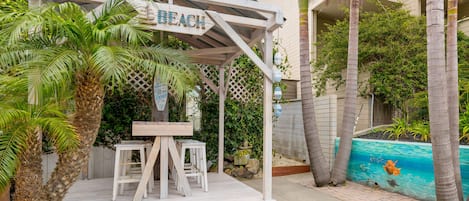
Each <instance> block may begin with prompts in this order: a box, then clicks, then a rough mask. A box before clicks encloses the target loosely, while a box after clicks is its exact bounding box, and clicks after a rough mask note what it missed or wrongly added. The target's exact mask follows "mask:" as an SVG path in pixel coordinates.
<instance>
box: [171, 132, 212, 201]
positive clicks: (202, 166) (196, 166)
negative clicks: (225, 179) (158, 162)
mask: <svg viewBox="0 0 469 201" xmlns="http://www.w3.org/2000/svg"><path fill="white" fill-rule="evenodd" d="M176 143H177V147H178V148H179V154H180V157H181V161H180V163H181V165H182V166H183V167H184V174H185V176H186V177H195V178H196V179H197V183H198V184H201V186H202V189H203V190H204V191H205V192H207V191H208V181H207V156H206V151H205V150H206V148H205V142H200V141H197V140H192V139H183V140H176ZM187 150H189V154H190V155H189V163H186V162H185V158H186V151H187ZM177 186H178V189H179V188H180V185H177Z"/></svg>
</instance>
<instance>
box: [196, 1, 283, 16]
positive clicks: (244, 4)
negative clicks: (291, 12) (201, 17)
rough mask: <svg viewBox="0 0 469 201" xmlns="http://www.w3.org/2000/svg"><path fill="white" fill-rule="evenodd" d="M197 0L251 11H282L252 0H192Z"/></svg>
mask: <svg viewBox="0 0 469 201" xmlns="http://www.w3.org/2000/svg"><path fill="white" fill-rule="evenodd" d="M192 1H195V2H202V3H206V4H213V5H219V6H225V7H230V8H239V9H244V10H251V11H262V12H267V13H276V12H278V11H280V8H278V7H276V6H273V5H270V4H265V3H260V2H256V1H252V0H192Z"/></svg>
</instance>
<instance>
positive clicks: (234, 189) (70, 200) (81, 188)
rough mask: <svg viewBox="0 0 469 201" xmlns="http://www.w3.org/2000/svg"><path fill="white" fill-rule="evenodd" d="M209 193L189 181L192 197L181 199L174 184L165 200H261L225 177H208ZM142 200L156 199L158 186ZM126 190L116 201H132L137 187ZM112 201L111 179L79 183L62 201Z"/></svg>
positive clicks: (244, 186)
mask: <svg viewBox="0 0 469 201" xmlns="http://www.w3.org/2000/svg"><path fill="white" fill-rule="evenodd" d="M208 182H209V184H208V187H209V191H208V192H203V190H202V188H200V186H199V185H197V183H194V182H191V187H192V196H190V197H184V196H183V195H182V194H181V193H178V192H177V191H176V187H175V186H174V184H173V183H171V181H170V184H169V197H168V198H167V199H165V200H168V201H210V200H213V201H261V200H262V194H261V193H260V192H258V191H256V190H255V189H253V188H251V187H249V186H247V185H246V184H244V183H242V182H240V181H238V180H236V179H234V178H232V177H230V176H228V175H226V174H216V173H209V174H208ZM155 185H156V186H155V190H154V191H153V193H151V194H149V195H148V198H147V199H144V201H156V200H160V199H159V194H158V192H159V186H158V182H155ZM128 189H129V190H127V189H126V191H125V192H124V195H119V196H117V200H116V201H131V200H132V199H133V195H134V193H135V189H136V185H134V186H133V188H132V186H131V187H129V188H128ZM111 199H112V178H106V179H93V180H84V181H78V182H77V183H76V184H75V185H74V186H73V187H72V188H71V189H70V191H69V193H68V194H67V196H66V197H65V201H110V200H111Z"/></svg>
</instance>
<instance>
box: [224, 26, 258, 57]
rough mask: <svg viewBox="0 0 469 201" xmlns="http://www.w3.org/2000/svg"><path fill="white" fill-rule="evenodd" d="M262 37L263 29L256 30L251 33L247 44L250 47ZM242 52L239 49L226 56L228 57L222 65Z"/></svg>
mask: <svg viewBox="0 0 469 201" xmlns="http://www.w3.org/2000/svg"><path fill="white" fill-rule="evenodd" d="M263 37H264V31H262V30H257V31H255V32H254V33H253V34H252V37H251V41H250V42H248V46H249V47H251V46H253V45H254V44H256V43H257V42H259V41H260V40H261V39H262V38H263ZM241 54H243V50H240V51H238V52H236V53H234V54H232V55H229V56H228V59H227V60H226V61H225V63H223V65H227V64H228V63H229V62H231V61H233V59H236V58H237V57H239V55H241Z"/></svg>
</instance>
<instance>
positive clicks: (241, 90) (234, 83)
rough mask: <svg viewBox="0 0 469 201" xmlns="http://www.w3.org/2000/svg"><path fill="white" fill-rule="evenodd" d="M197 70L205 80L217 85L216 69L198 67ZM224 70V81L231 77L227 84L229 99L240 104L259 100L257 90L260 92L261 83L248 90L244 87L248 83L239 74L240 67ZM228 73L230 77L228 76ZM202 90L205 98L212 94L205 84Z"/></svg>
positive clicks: (212, 67) (205, 66)
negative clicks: (200, 70) (198, 69)
mask: <svg viewBox="0 0 469 201" xmlns="http://www.w3.org/2000/svg"><path fill="white" fill-rule="evenodd" d="M199 68H200V69H202V73H203V74H204V76H205V77H206V78H208V79H210V80H211V81H212V82H213V83H215V84H218V74H219V71H218V68H216V67H214V66H207V65H199ZM225 69H226V71H225V81H226V80H227V79H228V77H230V76H231V79H230V82H229V83H228V94H227V95H228V96H229V97H231V98H233V99H235V100H238V101H241V102H248V101H260V100H261V96H259V90H260V91H261V90H262V89H261V88H262V83H259V85H258V86H257V87H255V88H251V89H249V88H248V87H246V86H247V84H248V83H247V81H246V79H245V77H244V76H242V74H241V73H240V70H242V69H241V68H240V67H237V66H233V67H232V68H231V69H230V68H225ZM229 73H230V74H231V75H229ZM204 90H205V92H206V93H205V94H206V95H207V96H211V95H213V94H214V93H213V91H211V89H210V87H209V86H208V85H207V84H205V85H204Z"/></svg>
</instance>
